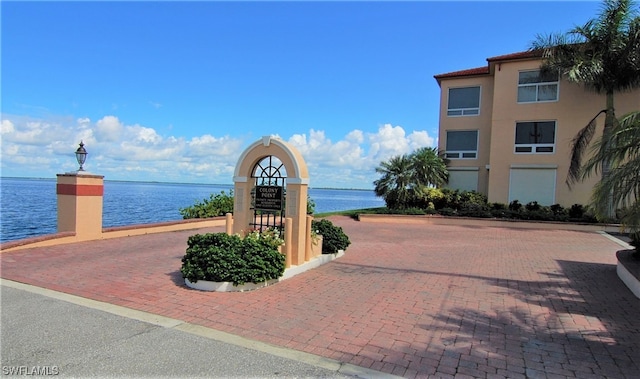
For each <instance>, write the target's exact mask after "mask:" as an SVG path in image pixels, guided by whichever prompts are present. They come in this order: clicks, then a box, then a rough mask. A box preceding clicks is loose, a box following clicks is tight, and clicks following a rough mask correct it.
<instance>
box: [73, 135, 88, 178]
mask: <svg viewBox="0 0 640 379" xmlns="http://www.w3.org/2000/svg"><path fill="white" fill-rule="evenodd" d="M76 160H77V161H78V164H79V165H80V168H79V169H78V171H84V168H82V165H83V164H84V162H85V161H86V160H87V150H85V149H84V143H82V141H80V147H79V148H78V150H76Z"/></svg>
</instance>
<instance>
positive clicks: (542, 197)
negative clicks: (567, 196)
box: [509, 168, 557, 205]
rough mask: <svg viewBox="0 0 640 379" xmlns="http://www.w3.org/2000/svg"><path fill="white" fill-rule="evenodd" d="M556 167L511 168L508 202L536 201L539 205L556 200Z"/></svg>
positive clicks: (524, 202)
mask: <svg viewBox="0 0 640 379" xmlns="http://www.w3.org/2000/svg"><path fill="white" fill-rule="evenodd" d="M556 171H557V170H556V169H555V168H554V169H549V168H512V169H511V176H510V177H509V202H512V201H513V200H518V201H519V202H520V203H521V204H526V203H528V202H531V201H537V202H538V203H539V204H540V205H553V204H555V202H556Z"/></svg>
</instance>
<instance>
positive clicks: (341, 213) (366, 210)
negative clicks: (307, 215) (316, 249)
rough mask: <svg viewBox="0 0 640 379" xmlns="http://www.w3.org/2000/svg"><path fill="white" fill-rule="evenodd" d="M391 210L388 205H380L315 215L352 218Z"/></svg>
mask: <svg viewBox="0 0 640 379" xmlns="http://www.w3.org/2000/svg"><path fill="white" fill-rule="evenodd" d="M388 212H389V211H388V210H387V207H379V208H362V209H351V210H348V211H336V212H326V213H316V214H314V215H313V217H314V218H322V217H329V216H348V217H351V218H358V215H359V214H386V213H388Z"/></svg>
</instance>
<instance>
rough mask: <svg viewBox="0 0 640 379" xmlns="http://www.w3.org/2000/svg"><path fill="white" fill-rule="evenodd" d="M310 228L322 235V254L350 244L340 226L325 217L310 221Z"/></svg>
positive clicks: (341, 248) (344, 247) (330, 252)
mask: <svg viewBox="0 0 640 379" xmlns="http://www.w3.org/2000/svg"><path fill="white" fill-rule="evenodd" d="M311 229H313V230H314V231H316V233H317V234H320V235H321V236H322V254H334V253H337V252H338V250H346V249H347V247H348V246H349V245H351V241H349V237H347V235H346V234H345V233H344V231H343V230H342V228H341V227H339V226H335V225H333V223H332V222H331V221H329V220H327V219H322V220H313V221H311Z"/></svg>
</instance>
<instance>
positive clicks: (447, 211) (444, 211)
mask: <svg viewBox="0 0 640 379" xmlns="http://www.w3.org/2000/svg"><path fill="white" fill-rule="evenodd" d="M438 213H439V214H441V215H443V216H456V215H457V214H458V212H457V211H456V210H455V209H453V208H442V209H440V210H438Z"/></svg>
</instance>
